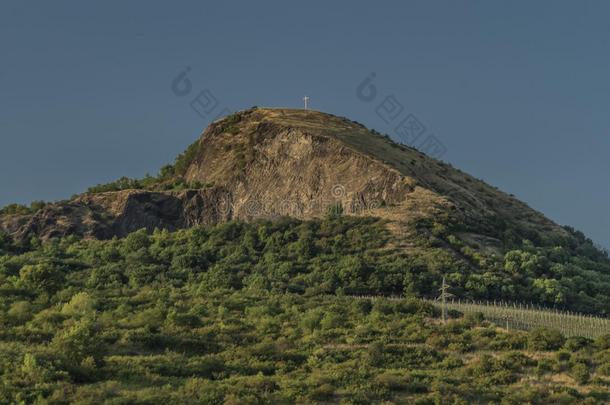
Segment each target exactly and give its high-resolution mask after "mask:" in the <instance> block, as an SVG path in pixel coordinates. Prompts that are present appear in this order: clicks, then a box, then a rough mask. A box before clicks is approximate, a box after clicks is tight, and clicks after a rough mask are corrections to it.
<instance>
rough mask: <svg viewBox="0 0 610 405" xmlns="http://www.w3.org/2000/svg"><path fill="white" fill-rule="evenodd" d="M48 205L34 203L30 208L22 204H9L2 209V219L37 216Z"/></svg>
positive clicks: (0, 210)
mask: <svg viewBox="0 0 610 405" xmlns="http://www.w3.org/2000/svg"><path fill="white" fill-rule="evenodd" d="M46 205H47V203H46V202H44V201H33V202H32V203H31V204H30V206H29V207H28V206H26V205H22V204H9V205H7V206H5V207H3V208H1V209H0V217H1V216H4V215H30V214H35V213H36V212H38V211H39V210H41V209H43V208H44V207H45V206H46Z"/></svg>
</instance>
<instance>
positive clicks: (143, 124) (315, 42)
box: [0, 0, 610, 247]
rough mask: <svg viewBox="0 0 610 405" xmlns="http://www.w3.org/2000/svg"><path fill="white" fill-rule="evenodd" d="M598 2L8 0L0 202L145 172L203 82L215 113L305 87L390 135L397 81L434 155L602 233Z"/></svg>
mask: <svg viewBox="0 0 610 405" xmlns="http://www.w3.org/2000/svg"><path fill="white" fill-rule="evenodd" d="M608 16H610V3H608V2H603V1H587V2H576V1H572V2H565V1H537V2H531V1H519V2H505V1H395V2H391V1H387V2H371V1H324V2H321V1H313V0H309V1H300V2H287V1H258V2H255V1H241V2H228V1H227V2H222V1H216V2H202V1H191V2H189V1H183V2H173V3H170V2H161V1H150V0H148V1H104V2H83V1H61V2H50V1H38V2H34V1H30V2H21V1H5V2H2V5H1V6H0V45H1V47H0V49H1V53H0V55H1V59H0V61H1V63H0V205H5V204H8V203H11V202H20V203H25V202H29V201H31V200H34V199H42V200H47V201H53V200H57V199H62V198H65V197H69V196H70V195H72V194H74V193H78V192H81V191H83V190H85V189H86V188H87V187H88V186H90V185H93V184H97V183H101V182H107V181H110V180H113V179H116V178H118V177H120V176H123V175H127V176H131V177H137V176H142V175H144V174H145V173H147V172H149V173H151V174H155V173H156V172H157V170H158V168H159V167H160V166H161V165H162V164H164V163H167V162H170V161H172V160H173V158H174V157H175V156H176V155H177V154H178V153H179V152H181V151H182V150H183V149H184V148H185V147H186V146H187V145H188V144H189V143H191V142H193V141H194V140H195V139H196V138H197V137H198V135H199V134H200V133H201V132H202V130H203V129H204V128H205V126H206V125H207V124H208V123H209V122H210V120H211V118H212V117H211V115H213V114H211V115H210V116H207V117H201V116H199V115H198V114H197V113H195V112H194V111H193V110H192V109H191V107H190V105H189V102H190V101H191V99H192V98H193V96H196V95H197V94H199V92H200V91H203V90H206V89H207V90H210V91H211V93H212V94H213V95H214V96H215V97H216V99H217V100H218V107H217V108H216V112H220V111H221V110H222V109H224V108H229V109H231V110H238V109H244V108H248V107H250V106H252V105H259V106H286V107H298V106H301V105H302V100H301V98H302V97H303V96H304V95H308V96H310V97H311V100H310V105H311V107H312V108H315V109H319V110H322V111H327V112H330V113H334V114H338V115H344V116H347V117H350V118H352V119H355V120H357V121H360V122H362V123H364V124H365V125H367V126H369V127H371V128H375V129H377V130H379V131H381V132H387V133H390V134H392V131H393V128H394V125H390V124H386V123H385V122H384V121H383V120H382V119H381V118H380V117H379V116H378V115H377V114H376V112H375V111H376V106H377V105H378V103H379V102H380V101H382V100H383V98H384V97H386V96H388V95H394V96H395V97H396V100H398V101H399V102H400V103H401V104H402V105H403V106H404V113H405V114H407V113H412V114H414V115H415V116H416V117H417V118H418V119H419V120H420V121H421V122H422V123H423V125H424V126H425V127H426V129H427V131H428V133H430V134H434V135H435V136H436V137H437V138H438V139H439V140H441V141H442V143H443V144H444V145H445V146H446V148H447V152H446V153H445V155H444V156H443V159H444V160H446V161H449V162H451V163H452V164H453V165H454V166H456V167H459V168H461V169H463V170H465V171H467V172H470V173H471V174H473V175H475V176H476V177H479V178H482V179H484V180H486V181H487V182H489V183H491V184H493V185H496V186H498V187H500V188H501V189H503V190H505V191H507V192H510V193H514V194H515V195H516V196H517V197H519V198H521V199H522V200H524V201H526V202H527V203H529V204H530V205H531V206H532V207H534V208H536V209H538V210H540V211H542V212H543V213H545V214H546V215H548V216H549V217H550V218H552V219H554V220H555V221H557V222H559V223H561V224H570V225H573V226H575V227H576V228H578V229H581V230H583V231H584V232H585V233H586V234H587V235H589V236H590V237H592V238H593V239H594V240H595V241H597V242H599V243H600V244H602V245H605V246H606V247H610V215H608V211H607V208H608V206H609V203H610V187H608V173H610V158H609V156H608V152H610V136H609V135H610V133H609V127H610V113H609V112H610V111H609V109H610V80H609V76H608V74H609V72H610V24H608ZM187 66H188V67H190V68H191V70H190V72H189V76H188V77H189V80H191V83H192V91H191V93H190V94H188V95H186V96H182V97H179V96H177V95H175V94H174V93H173V92H172V89H171V83H172V80H173V79H174V78H175V77H176V75H178V74H179V73H180V72H181V71H182V70H184V69H185V67H187ZM371 72H375V73H376V77H375V83H374V85H375V86H376V88H377V89H378V95H377V99H376V100H374V101H372V102H368V103H367V102H364V101H362V100H361V99H359V98H358V97H356V87H357V86H358V85H359V84H360V82H361V81H362V80H363V79H364V78H365V77H366V76H367V75H368V74H369V73H371Z"/></svg>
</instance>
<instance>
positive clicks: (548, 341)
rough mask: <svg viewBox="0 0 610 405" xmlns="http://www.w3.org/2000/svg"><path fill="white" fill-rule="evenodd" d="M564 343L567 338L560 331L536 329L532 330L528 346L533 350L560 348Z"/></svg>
mask: <svg viewBox="0 0 610 405" xmlns="http://www.w3.org/2000/svg"><path fill="white" fill-rule="evenodd" d="M564 343H565V338H564V337H563V335H562V334H561V333H560V332H559V331H556V330H551V329H535V330H533V331H532V332H530V336H529V340H528V347H529V348H530V349H531V350H558V349H560V348H561V347H562V346H563V344H564Z"/></svg>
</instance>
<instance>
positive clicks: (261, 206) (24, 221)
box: [0, 108, 564, 244]
mask: <svg viewBox="0 0 610 405" xmlns="http://www.w3.org/2000/svg"><path fill="white" fill-rule="evenodd" d="M180 177H181V178H182V179H183V180H184V181H185V182H186V183H187V184H198V185H200V186H198V187H197V188H196V189H188V190H183V191H162V190H120V191H114V192H105V193H89V194H83V195H80V196H78V197H76V198H73V199H72V200H69V201H63V202H58V203H54V204H49V205H47V206H46V207H45V208H43V209H41V210H39V211H38V212H36V213H33V214H29V215H7V216H3V217H1V218H0V230H3V231H4V232H6V233H9V234H11V235H13V236H14V237H15V238H16V239H23V238H26V237H29V236H30V235H37V236H39V237H40V238H42V239H47V238H51V237H56V236H63V235H78V236H83V237H87V238H110V237H112V236H115V235H116V236H124V235H126V234H128V233H130V232H132V231H134V230H137V229H141V228H146V229H148V230H149V231H152V230H154V229H155V228H161V229H168V230H175V229H179V228H185V227H191V226H194V225H200V224H212V223H218V222H223V221H228V220H232V219H240V220H246V221H249V220H254V219H257V218H275V217H279V216H291V217H296V218H300V219H308V218H314V217H319V216H322V215H325V214H326V213H327V211H328V210H329V207H336V206H339V205H340V206H341V208H342V210H343V212H344V213H346V214H353V215H374V216H378V217H382V218H386V219H387V220H388V226H389V227H390V229H392V231H394V232H395V233H398V234H405V235H408V234H409V233H410V232H414V229H415V228H414V227H413V226H412V225H413V224H415V223H417V221H421V220H425V219H432V220H434V219H436V218H439V217H442V218H445V220H450V221H454V222H456V223H460V224H462V227H463V229H464V232H463V237H464V238H471V239H475V240H486V241H487V242H489V243H492V244H493V240H494V238H499V237H502V236H503V235H502V232H504V231H505V230H506V229H511V230H512V232H515V230H517V233H522V234H523V235H516V237H520V236H527V235H528V233H532V232H533V233H543V234H547V235H548V234H551V235H553V234H554V235H561V234H562V233H563V232H564V231H563V229H562V228H560V227H559V226H557V225H556V224H555V223H553V222H552V221H550V220H548V219H547V218H545V217H544V216H543V215H541V214H540V213H538V212H536V211H534V210H532V209H531V208H529V207H528V206H527V205H525V204H524V203H522V202H520V201H519V200H517V199H515V198H513V197H511V196H509V195H507V194H505V193H503V192H501V191H499V190H497V189H495V188H493V187H491V186H489V185H487V184H485V183H484V182H482V181H479V180H477V179H475V178H473V177H471V176H469V175H467V174H465V173H463V172H461V171H459V170H457V169H454V168H452V167H451V166H449V165H447V164H445V163H443V162H440V161H437V160H435V159H432V158H430V157H428V156H426V155H424V154H423V153H421V152H419V151H417V150H415V149H412V148H409V147H406V146H403V145H398V144H396V143H393V142H392V141H390V140H389V139H388V138H387V137H383V136H381V135H379V134H376V133H373V132H371V131H369V130H367V129H366V128H365V127H363V126H362V125H360V124H358V123H356V122H353V121H350V120H348V119H345V118H341V117H336V116H333V115H330V114H325V113H321V112H315V111H305V110H292V109H262V108H257V109H250V110H246V111H243V112H240V113H237V114H234V115H232V116H230V117H227V118H225V119H222V120H219V121H216V122H214V123H213V124H211V125H210V126H209V127H208V128H207V130H206V131H205V132H204V133H203V135H202V136H201V138H200V140H199V141H198V144H197V145H196V146H195V149H194V153H192V156H189V159H188V161H187V162H186V168H185V170H184V173H181V174H180Z"/></svg>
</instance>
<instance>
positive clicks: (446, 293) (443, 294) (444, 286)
mask: <svg viewBox="0 0 610 405" xmlns="http://www.w3.org/2000/svg"><path fill="white" fill-rule="evenodd" d="M448 290H449V285H448V284H447V282H446V281H445V276H443V284H442V285H441V288H439V291H440V292H441V295H439V297H438V298H437V300H438V299H439V298H440V300H441V311H442V314H443V323H447V298H451V297H453V294H451V293H450V292H449V291H448Z"/></svg>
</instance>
